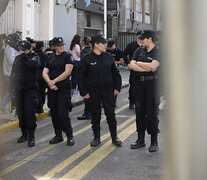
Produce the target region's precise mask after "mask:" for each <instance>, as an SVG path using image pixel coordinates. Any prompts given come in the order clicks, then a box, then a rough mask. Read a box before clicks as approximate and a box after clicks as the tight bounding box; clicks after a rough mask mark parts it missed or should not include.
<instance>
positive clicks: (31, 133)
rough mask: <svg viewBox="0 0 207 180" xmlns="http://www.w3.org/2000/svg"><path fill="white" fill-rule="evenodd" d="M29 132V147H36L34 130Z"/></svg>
mask: <svg viewBox="0 0 207 180" xmlns="http://www.w3.org/2000/svg"><path fill="white" fill-rule="evenodd" d="M28 132H29V138H28V147H34V146H35V139H34V130H33V129H30V130H29V131H28Z"/></svg>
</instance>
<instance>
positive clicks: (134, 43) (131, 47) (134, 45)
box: [123, 41, 140, 65]
mask: <svg viewBox="0 0 207 180" xmlns="http://www.w3.org/2000/svg"><path fill="white" fill-rule="evenodd" d="M139 47H140V45H139V44H138V43H137V41H132V42H131V43H129V44H128V45H127V47H126V49H125V50H124V51H123V58H124V63H125V64H126V65H127V64H129V63H130V61H131V60H132V57H133V54H134V52H135V51H136V49H137V48H139ZM127 56H129V59H128V57H127Z"/></svg>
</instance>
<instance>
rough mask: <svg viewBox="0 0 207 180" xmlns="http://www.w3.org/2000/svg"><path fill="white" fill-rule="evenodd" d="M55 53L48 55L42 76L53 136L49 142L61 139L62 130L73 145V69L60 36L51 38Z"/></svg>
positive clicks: (68, 141) (69, 144)
mask: <svg viewBox="0 0 207 180" xmlns="http://www.w3.org/2000/svg"><path fill="white" fill-rule="evenodd" d="M53 42H54V46H55V51H56V53H55V54H53V55H51V56H49V59H48V62H47V63H46V65H45V67H44V70H43V78H44V80H45V81H46V83H47V84H48V86H49V88H48V107H49V108H50V112H51V117H52V123H53V127H54V130H55V137H54V138H53V139H51V140H50V144H56V143H59V142H62V141H63V136H62V131H63V132H65V133H66V136H67V145H68V146H72V145H74V139H73V129H72V126H71V121H70V118H69V110H70V109H71V81H70V79H69V76H70V74H71V72H72V69H73V62H72V55H71V54H69V53H67V52H65V51H64V44H65V43H64V42H63V38H62V37H55V38H53Z"/></svg>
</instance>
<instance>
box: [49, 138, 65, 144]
mask: <svg viewBox="0 0 207 180" xmlns="http://www.w3.org/2000/svg"><path fill="white" fill-rule="evenodd" d="M61 142H63V139H61V140H58V141H55V142H52V140H50V141H49V143H50V144H58V143H61Z"/></svg>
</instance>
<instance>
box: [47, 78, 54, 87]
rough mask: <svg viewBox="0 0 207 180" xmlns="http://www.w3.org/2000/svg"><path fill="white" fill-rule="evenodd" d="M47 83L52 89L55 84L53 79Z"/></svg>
mask: <svg viewBox="0 0 207 180" xmlns="http://www.w3.org/2000/svg"><path fill="white" fill-rule="evenodd" d="M47 84H48V86H49V87H50V89H51V87H52V86H53V85H54V81H53V80H50V81H49V82H48V83H47Z"/></svg>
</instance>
